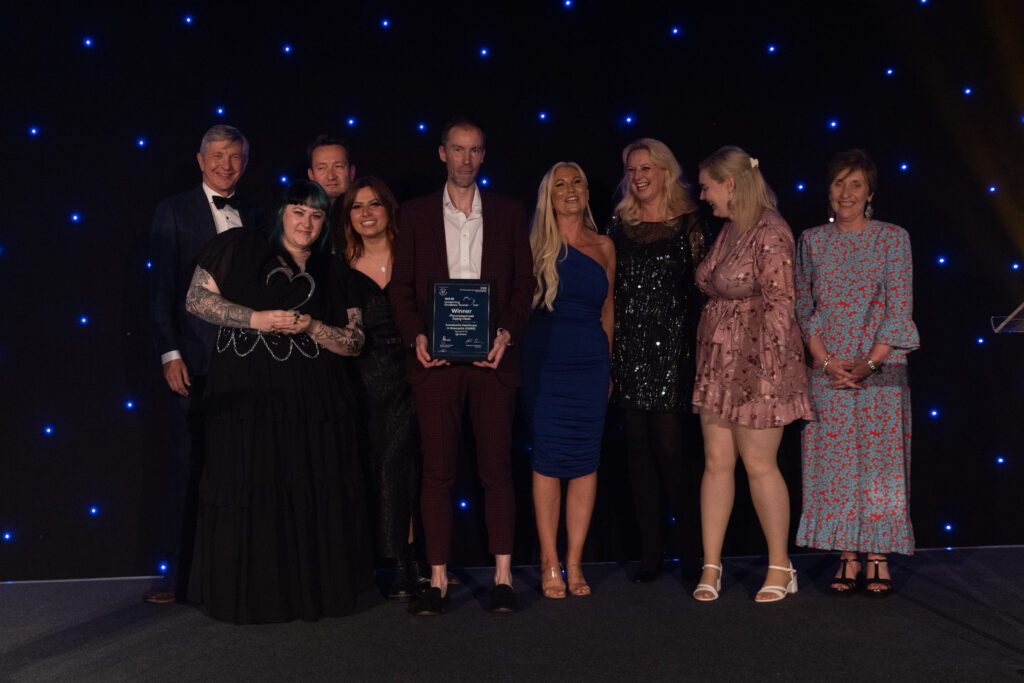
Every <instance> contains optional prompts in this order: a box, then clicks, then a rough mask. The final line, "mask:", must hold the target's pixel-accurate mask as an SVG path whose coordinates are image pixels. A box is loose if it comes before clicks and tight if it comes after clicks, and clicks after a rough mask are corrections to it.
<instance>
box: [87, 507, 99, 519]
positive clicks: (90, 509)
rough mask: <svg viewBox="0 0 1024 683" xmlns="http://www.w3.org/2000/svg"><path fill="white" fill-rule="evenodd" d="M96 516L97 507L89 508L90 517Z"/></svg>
mask: <svg viewBox="0 0 1024 683" xmlns="http://www.w3.org/2000/svg"><path fill="white" fill-rule="evenodd" d="M98 514H100V509H99V506H96V505H93V506H92V507H90V508H89V515H90V516H92V517H95V516H96V515H98Z"/></svg>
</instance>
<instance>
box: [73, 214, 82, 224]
mask: <svg viewBox="0 0 1024 683" xmlns="http://www.w3.org/2000/svg"><path fill="white" fill-rule="evenodd" d="M70 218H71V222H72V223H77V222H79V221H80V220H82V216H81V214H77V213H73V214H71V216H70Z"/></svg>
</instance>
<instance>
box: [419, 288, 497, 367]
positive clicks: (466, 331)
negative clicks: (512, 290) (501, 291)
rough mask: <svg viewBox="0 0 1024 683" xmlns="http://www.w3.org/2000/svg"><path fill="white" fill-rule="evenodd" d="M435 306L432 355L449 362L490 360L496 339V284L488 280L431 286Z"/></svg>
mask: <svg viewBox="0 0 1024 683" xmlns="http://www.w3.org/2000/svg"><path fill="white" fill-rule="evenodd" d="M430 288H431V295H432V297H431V298H432V300H433V303H434V314H433V324H432V325H431V327H430V335H429V339H428V342H429V351H430V355H431V357H433V358H440V359H443V360H447V361H478V360H487V354H488V353H490V352H491V340H492V339H493V338H494V327H493V326H494V322H495V321H494V320H493V316H492V315H491V311H492V308H493V306H492V302H493V298H494V297H493V294H494V293H493V284H492V283H491V282H489V281H485V280H445V281H436V282H432V283H431V286H430Z"/></svg>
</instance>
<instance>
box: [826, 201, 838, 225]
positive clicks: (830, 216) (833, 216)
mask: <svg viewBox="0 0 1024 683" xmlns="http://www.w3.org/2000/svg"><path fill="white" fill-rule="evenodd" d="M828 222H829V223H835V222H836V212H835V211H833V210H832V202H831V201H829V203H828Z"/></svg>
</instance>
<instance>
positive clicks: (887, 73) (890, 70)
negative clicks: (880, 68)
mask: <svg viewBox="0 0 1024 683" xmlns="http://www.w3.org/2000/svg"><path fill="white" fill-rule="evenodd" d="M894 73H896V69H894V68H892V67H891V66H890V67H888V68H887V69H886V70H885V75H886V76H892V75H893V74H894Z"/></svg>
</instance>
